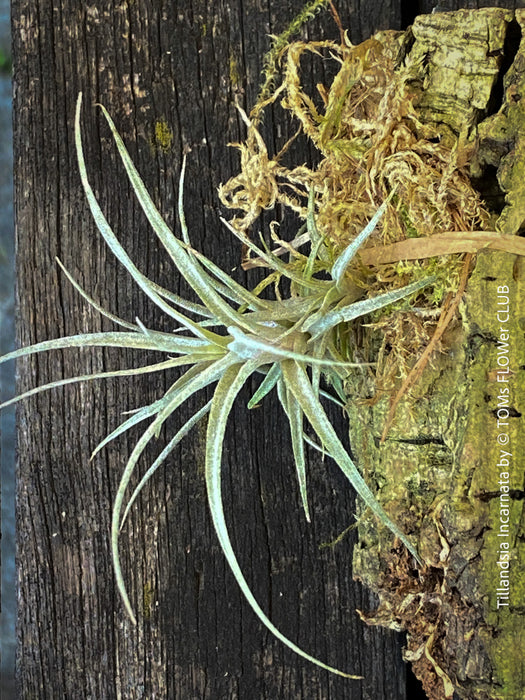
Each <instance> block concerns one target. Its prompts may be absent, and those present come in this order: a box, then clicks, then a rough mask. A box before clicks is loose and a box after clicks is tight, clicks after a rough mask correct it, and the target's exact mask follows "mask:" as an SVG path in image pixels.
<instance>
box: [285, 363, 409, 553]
mask: <svg viewBox="0 0 525 700" xmlns="http://www.w3.org/2000/svg"><path fill="white" fill-rule="evenodd" d="M281 367H282V372H283V377H284V380H285V381H286V384H287V386H288V387H289V388H290V390H291V391H292V393H293V394H294V396H295V398H296V399H297V401H298V403H299V405H300V406H301V408H302V410H303V412H304V414H305V416H306V418H307V420H308V422H309V423H310V425H311V426H312V428H313V429H314V430H315V432H316V433H317V437H318V438H319V439H320V440H321V442H322V443H323V445H324V446H325V447H326V449H327V450H328V452H329V453H330V454H331V455H332V457H333V458H334V460H335V461H336V463H337V464H338V466H339V468H340V469H341V471H342V472H343V474H344V475H345V476H346V478H347V479H348V480H349V481H350V483H351V484H352V486H353V487H354V489H355V490H356V491H357V493H358V494H359V496H361V498H362V499H363V501H364V502H365V504H366V505H367V506H368V507H369V508H370V509H371V510H372V512H373V513H374V514H375V515H376V516H377V517H378V518H379V520H380V521H381V522H382V523H383V524H384V525H385V526H386V527H388V528H389V530H390V531H391V532H392V533H393V534H394V535H395V536H396V537H399V539H400V540H401V541H402V542H403V544H404V545H405V546H406V547H407V549H408V550H409V551H410V553H411V554H412V555H413V556H414V557H415V559H416V560H417V561H418V562H420V563H421V560H420V558H419V555H418V553H417V550H416V548H415V547H414V545H413V544H412V543H411V542H410V540H409V539H408V538H407V537H406V535H405V534H404V533H403V532H402V531H401V530H400V528H399V527H398V526H397V525H396V524H395V523H394V522H393V521H392V520H391V519H390V517H389V516H388V515H387V513H386V512H385V510H384V509H383V507H382V506H381V505H380V504H379V502H378V501H377V499H376V497H375V496H374V494H373V493H372V491H370V488H369V487H368V485H367V483H366V482H365V480H364V479H363V477H362V476H361V474H360V472H359V471H358V469H357V467H356V466H355V464H354V463H353V461H352V460H351V458H350V456H349V454H348V453H347V451H346V450H345V448H344V447H343V444H342V443H341V441H340V440H339V438H338V437H337V434H336V432H335V430H334V427H333V426H332V424H331V423H330V421H329V420H328V417H327V415H326V413H325V411H324V409H323V407H322V405H321V403H320V402H319V400H318V398H317V397H316V396H315V394H314V391H313V389H312V385H311V384H310V381H309V379H308V376H307V374H306V372H305V371H304V369H303V368H302V367H301V366H300V364H299V363H297V362H293V361H290V362H283V363H282V365H281Z"/></svg>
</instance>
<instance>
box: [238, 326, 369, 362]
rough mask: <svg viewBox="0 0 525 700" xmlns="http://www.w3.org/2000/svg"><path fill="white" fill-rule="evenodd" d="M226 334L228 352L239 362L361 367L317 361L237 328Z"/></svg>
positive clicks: (330, 360) (310, 356)
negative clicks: (296, 361) (227, 336)
mask: <svg viewBox="0 0 525 700" xmlns="http://www.w3.org/2000/svg"><path fill="white" fill-rule="evenodd" d="M228 333H229V334H230V335H231V337H232V338H233V340H232V341H231V342H230V343H228V350H229V351H230V352H231V353H233V354H235V355H237V357H238V358H239V359H241V360H252V359H256V358H258V359H259V362H260V363H261V364H263V363H264V364H267V363H269V362H272V361H274V360H275V358H283V359H284V358H286V359H288V360H299V361H300V362H305V363H307V364H309V365H316V364H317V365H327V366H330V367H334V366H336V365H339V366H340V367H361V366H362V365H363V363H356V362H336V361H335V360H332V359H326V360H325V359H317V358H315V357H313V356H312V355H304V354H302V353H300V352H294V351H293V350H288V349H287V348H281V347H279V346H278V345H273V344H272V343H271V342H269V341H264V340H259V338H257V337H256V336H250V335H246V334H245V333H243V332H242V331H241V330H239V329H238V328H235V327H233V326H230V327H229V328H228Z"/></svg>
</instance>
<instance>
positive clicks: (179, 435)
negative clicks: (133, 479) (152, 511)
mask: <svg viewBox="0 0 525 700" xmlns="http://www.w3.org/2000/svg"><path fill="white" fill-rule="evenodd" d="M210 408H211V400H210V401H208V403H207V404H205V405H204V406H203V407H202V408H200V409H199V410H198V411H197V413H194V414H193V416H191V418H189V419H188V420H187V421H186V423H184V425H183V426H182V428H181V429H180V430H178V431H177V432H176V433H175V435H174V436H173V437H172V438H171V440H170V441H169V442H168V444H167V445H166V447H165V448H164V449H163V450H162V452H161V453H160V454H159V456H158V457H157V459H156V460H155V461H154V462H153V464H152V465H151V466H150V467H149V469H148V471H147V472H146V473H145V474H144V476H143V477H142V479H141V480H140V482H139V484H138V485H137V487H136V488H135V490H134V491H133V493H132V495H131V497H130V499H129V501H128V503H127V505H126V509H125V510H124V513H123V515H122V520H121V523H120V529H121V530H122V526H123V525H124V523H125V521H126V518H127V516H128V513H129V511H130V509H131V507H132V505H133V503H134V502H135V500H136V498H137V496H138V495H139V494H140V492H141V491H142V489H143V488H144V486H145V485H146V484H147V482H148V481H149V480H150V479H151V477H152V476H153V474H154V473H155V472H156V471H157V469H158V468H159V467H161V466H162V465H163V464H164V462H165V461H166V458H167V457H168V455H169V454H170V453H171V452H172V451H173V450H174V449H175V447H176V446H177V445H178V444H179V442H180V441H181V440H182V439H183V438H184V437H185V436H186V435H187V434H188V433H189V432H190V430H191V429H192V428H193V427H194V426H195V425H197V423H198V422H199V421H200V420H201V419H202V418H203V417H204V416H205V415H206V414H207V413H208V412H209V410H210Z"/></svg>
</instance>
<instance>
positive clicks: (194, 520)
mask: <svg viewBox="0 0 525 700" xmlns="http://www.w3.org/2000/svg"><path fill="white" fill-rule="evenodd" d="M302 4H303V3H302V2H301V1H300V0H288V1H287V2H279V3H278V2H273V1H272V2H266V1H261V0H245V1H243V2H241V0H233V1H231V2H228V1H227V0H218V1H217V2H214V3H211V4H210V3H206V2H204V0H193V1H192V2H189V1H188V0H179V1H178V2H167V1H166V0H161V1H160V2H158V3H150V2H147V1H146V0H133V1H132V0H130V1H129V2H115V1H114V0H111V1H110V2H104V3H103V2H100V1H99V0H95V1H94V2H91V3H89V4H85V3H78V2H73V0H62V1H61V2H60V3H58V2H56V0H55V1H54V2H53V1H52V0H31V1H29V0H15V1H14V2H13V28H14V60H15V73H14V101H15V102H14V108H15V163H16V180H15V190H16V222H17V236H18V238H17V240H18V258H17V266H18V279H19V282H18V289H19V302H18V303H19V330H18V339H19V342H20V343H22V344H27V343H28V342H35V341H37V340H43V339H46V338H52V337H58V336H61V335H65V334H71V333H77V332H81V331H83V332H87V331H96V330H100V329H106V328H109V325H108V323H107V321H105V320H103V319H101V318H100V317H99V316H98V314H96V313H94V312H93V311H92V310H90V309H88V308H86V304H85V303H84V302H83V301H82V300H81V299H80V298H79V296H78V294H76V292H75V291H74V290H73V289H72V288H71V286H70V285H69V284H68V283H67V281H66V280H64V277H63V275H61V274H60V273H59V270H58V268H57V266H56V264H55V262H54V258H55V256H58V257H59V258H60V259H61V260H62V261H63V262H64V264H65V265H66V267H67V268H68V269H69V270H70V271H71V272H72V273H73V274H74V275H75V277H76V278H77V279H78V281H79V282H80V283H81V284H82V285H83V286H84V287H85V288H86V289H87V290H88V292H89V293H90V294H92V295H93V296H95V297H96V298H97V299H98V300H100V301H101V302H102V303H103V305H104V306H106V307H108V308H110V309H111V311H113V312H114V313H116V314H118V315H120V316H122V317H124V318H127V319H130V320H132V319H133V318H134V317H136V316H137V317H139V318H140V319H141V321H142V322H144V323H145V324H146V325H151V326H153V327H158V328H161V329H164V330H170V329H171V323H170V321H169V320H166V319H165V318H163V317H162V316H161V315H160V314H159V313H158V312H157V310H156V309H155V308H152V305H151V304H150V303H149V302H148V301H147V300H146V299H145V298H144V296H143V295H141V294H140V293H139V292H138V291H137V290H136V288H134V286H133V284H132V283H131V281H130V280H129V278H127V276H126V275H125V274H124V273H123V272H122V270H119V269H117V266H116V264H115V261H114V260H113V259H112V258H111V255H110V254H108V251H107V250H106V249H105V247H104V245H103V244H102V242H101V240H100V238H99V237H98V236H97V234H96V231H95V227H94V225H93V223H92V221H91V218H90V215H89V212H88V208H87V206H86V203H85V200H84V196H83V193H82V190H81V186H80V180H79V177H78V173H77V166H76V162H75V154H74V148H73V113H74V105H75V101H76V98H77V94H78V92H79V90H82V91H83V92H84V95H85V107H84V112H83V135H84V143H85V148H86V159H87V162H88V168H89V173H90V177H91V178H92V181H93V184H94V188H95V191H96V193H97V196H98V197H99V200H100V202H101V204H102V206H103V209H104V211H105V212H106V214H107V216H108V219H109V221H110V222H111V224H112V225H113V226H114V227H115V230H116V231H118V233H119V236H120V238H121V241H122V242H123V244H124V245H125V247H126V249H127V250H128V251H129V253H130V255H131V256H132V258H133V259H134V260H136V261H137V263H138V264H139V266H140V268H141V269H142V270H143V271H144V272H145V273H146V274H147V275H148V276H149V277H151V278H153V279H155V280H157V281H158V282H159V283H161V284H163V285H165V286H168V287H170V288H172V289H173V290H174V291H181V292H182V293H184V294H187V293H189V290H187V289H185V288H184V285H181V283H180V280H179V279H178V278H177V276H176V275H174V273H173V270H172V268H171V267H170V265H169V263H168V261H167V260H166V258H165V256H163V255H162V253H160V252H159V250H158V246H157V243H156V241H155V240H154V238H153V236H152V234H151V232H150V231H149V230H148V227H147V226H146V224H145V221H144V217H143V216H142V214H141V213H140V211H139V207H138V205H137V203H136V201H135V200H134V199H133V197H132V196H131V193H130V188H129V186H128V185H127V183H126V181H125V177H124V176H123V172H122V168H121V166H120V164H119V162H118V158H117V156H116V154H115V149H114V147H113V145H112V143H111V139H110V135H109V133H108V129H107V127H106V126H105V125H104V123H103V121H102V119H101V115H100V112H99V111H98V110H97V109H96V108H95V107H94V106H93V105H94V104H95V103H97V102H102V103H103V104H104V105H105V106H106V107H107V108H108V110H109V111H110V113H111V114H112V115H113V117H114V119H115V121H116V123H117V126H118V128H119V130H120V132H121V134H122V136H123V138H124V139H125V141H126V143H127V145H128V147H129V149H130V152H131V154H132V157H133V158H134V160H135V162H136V164H137V166H138V167H139V170H140V172H141V174H142V176H143V177H144V179H145V181H146V183H147V185H148V187H149V189H150V191H151V192H152V194H153V196H154V198H155V200H156V201H157V202H158V204H159V206H160V207H161V210H162V212H163V214H164V215H165V216H166V218H167V220H168V221H169V222H170V223H171V224H173V225H176V222H175V219H174V210H175V202H176V195H177V186H178V185H177V183H178V173H179V169H180V165H181V158H182V154H183V152H184V151H188V152H189V161H188V167H189V175H188V178H187V179H188V187H187V191H186V213H187V219H188V221H189V222H190V228H191V235H192V239H193V242H194V244H195V245H196V246H197V247H198V248H199V249H201V250H203V251H204V252H205V253H206V254H207V255H209V256H210V257H211V258H213V259H214V260H215V261H217V262H219V263H220V264H221V265H222V266H223V267H224V268H225V269H231V268H233V267H235V266H236V265H237V264H238V262H239V250H238V247H237V245H236V243H235V242H234V241H233V240H232V239H231V238H230V237H229V235H228V233H227V232H226V231H224V229H222V228H221V226H220V223H219V221H218V215H219V214H220V213H221V212H220V210H219V207H218V200H217V196H216V188H217V186H218V185H219V183H220V182H224V181H225V180H226V179H227V178H228V177H229V176H230V175H231V174H233V173H234V172H235V170H236V167H237V154H236V152H235V151H233V150H232V149H230V148H228V146H227V144H228V142H230V141H238V140H240V139H241V138H242V136H243V128H242V125H241V123H240V120H239V117H238V115H237V113H236V111H235V108H234V106H233V102H234V97H235V96H237V97H238V98H239V99H240V101H241V103H243V104H244V105H245V107H247V108H249V106H250V104H251V103H252V102H253V100H254V99H255V96H256V93H257V86H258V85H259V82H260V70H261V67H262V56H263V54H264V52H265V50H266V48H267V46H268V36H267V35H268V34H269V33H278V32H279V31H281V30H282V29H283V28H284V27H285V26H286V24H287V22H289V21H290V20H291V18H292V17H293V16H294V14H295V13H296V12H297V11H298V10H299V9H300V8H301V7H302ZM338 9H339V12H340V14H341V17H342V19H343V22H344V24H345V26H349V27H350V33H351V37H352V39H353V40H354V41H357V40H360V39H363V38H366V36H367V35H369V34H370V33H372V32H373V31H375V30H377V29H380V28H386V27H389V26H391V27H396V23H398V22H399V21H400V16H401V15H400V11H399V6H398V3H396V2H393V1H392V2H389V3H384V2H366V3H365V2H355V3H354V2H351V1H344V2H343V1H341V2H339V3H338ZM306 34H308V35H310V36H316V37H319V38H321V37H323V36H332V37H336V36H337V29H336V27H335V25H334V24H333V22H332V21H331V19H330V17H329V15H328V14H324V15H323V16H321V17H319V18H318V19H317V20H316V21H314V22H312V23H311V24H310V25H309V26H308V27H307V28H306V29H305V35H306ZM317 70H319V71H322V70H323V66H322V64H321V65H318V66H317ZM322 79H323V76H322V73H320V74H319V75H316V76H315V80H322ZM294 128H295V127H294V125H286V124H285V125H282V126H281V129H280V131H279V132H278V131H277V129H276V125H275V121H274V120H272V119H269V120H268V123H267V124H266V129H267V132H266V136H267V137H268V138H269V139H270V137H271V138H272V139H273V141H274V143H275V146H276V147H277V146H278V145H279V143H283V142H284V141H286V139H287V138H288V136H289V135H290V134H291V133H292V131H293V130H294ZM310 155H311V154H309V153H308V152H305V158H308V157H309V156H310ZM239 278H240V279H242V275H240V273H239ZM253 279H254V278H253V277H252V278H250V280H253ZM249 283H253V282H252V281H250V282H249ZM144 360H145V358H144V357H141V356H139V357H137V355H133V356H131V354H130V353H120V352H110V351H86V352H76V351H69V352H64V353H59V352H55V353H53V354H50V355H48V356H41V357H40V356H39V357H37V358H35V359H34V360H31V361H23V362H20V363H19V370H18V371H19V388H20V389H25V388H27V387H29V386H35V385H37V384H38V383H43V382H45V381H50V380H51V379H53V378H58V377H61V376H70V375H73V374H83V373H86V372H89V371H96V370H102V369H109V368H116V367H125V366H131V365H132V364H135V365H138V364H140V362H141V361H144ZM172 380H173V377H171V376H170V377H163V376H158V377H153V378H142V379H141V378H137V379H134V380H133V381H129V382H127V381H122V382H117V381H113V380H112V381H110V382H108V383H107V384H105V385H100V384H98V383H97V384H96V385H91V384H82V385H76V386H72V387H69V388H68V389H67V390H63V391H62V390H60V391H53V392H50V393H46V394H43V395H41V396H39V397H38V398H37V399H34V400H29V401H27V402H25V403H24V404H23V405H22V406H21V407H20V409H19V435H20V437H19V482H18V483H19V486H18V552H19V555H18V556H19V568H18V585H19V600H20V608H19V650H18V677H19V690H20V694H21V697H23V698H25V699H28V700H29V699H31V698H38V699H39V700H42V699H46V698H53V699H55V698H62V697H64V698H76V697H79V698H80V697H82V698H97V699H98V698H126V699H127V698H163V697H166V698H249V697H253V698H268V699H270V698H272V699H274V698H276V697H277V698H288V697H290V698H291V697H293V698H296V697H304V698H308V700H311V699H315V698H318V699H319V700H321V699H323V700H324V699H325V698H331V699H332V698H345V700H357V699H364V698H388V700H396V699H399V700H400V699H401V698H404V697H405V669H404V665H403V664H402V662H401V651H400V647H401V641H400V638H399V637H398V636H396V635H394V634H393V633H391V632H388V631H384V630H381V629H379V628H367V627H364V626H363V625H362V623H361V622H360V621H359V619H358V616H357V614H356V612H355V611H356V608H365V609H366V608H369V607H370V606H371V605H372V601H371V599H370V597H369V595H368V594H367V592H366V591H364V590H362V589H361V588H359V586H358V585H356V584H355V583H353V582H352V576H351V550H352V541H351V538H347V539H346V540H345V541H344V542H343V543H342V544H341V545H340V546H338V547H335V548H330V547H327V548H323V549H321V550H320V549H319V545H320V544H321V543H323V542H326V541H330V540H333V539H334V538H335V537H336V536H337V535H338V534H339V533H340V532H341V531H342V530H344V529H345V528H346V527H347V526H348V525H349V524H350V523H351V522H352V513H353V511H354V504H353V497H352V495H351V493H350V492H349V490H348V487H347V485H346V482H345V481H344V479H342V478H341V477H340V476H338V475H337V473H336V471H335V470H334V469H332V466H331V465H330V464H329V463H323V462H321V461H320V460H319V459H318V458H317V457H316V456H315V455H312V456H311V458H310V464H309V469H310V481H311V492H312V494H313V498H312V500H313V512H314V517H313V523H312V526H311V527H307V526H306V524H305V523H304V519H302V517H301V506H300V501H299V498H298V493H297V488H296V484H295V475H294V468H293V464H292V460H291V455H290V445H289V441H288V435H287V434H286V433H285V432H283V430H282V427H283V421H282V416H281V415H280V413H279V411H278V407H277V405H276V403H275V402H273V403H272V401H266V402H265V405H264V409H259V411H258V412H257V413H255V415H254V416H248V415H247V411H246V410H244V409H242V408H241V409H239V410H236V411H235V413H234V414H233V416H232V420H231V422H230V428H229V433H228V439H227V443H226V445H225V450H224V492H225V494H226V499H225V500H226V508H227V512H228V513H229V514H230V515H229V516H228V519H229V523H230V525H231V529H232V538H233V541H234V545H235V547H236V550H237V551H238V552H239V559H240V562H241V565H242V567H243V569H244V571H245V572H246V576H247V578H248V580H249V582H250V584H251V585H252V586H253V590H254V592H255V595H256V597H257V599H258V600H259V601H260V602H261V604H262V606H263V607H264V608H265V609H266V610H268V612H269V614H270V615H271V617H272V619H273V620H274V621H275V623H276V624H277V625H278V626H279V627H280V629H281V630H282V631H283V632H284V633H285V634H287V635H288V636H289V637H291V638H292V639H294V640H296V641H297V642H298V643H299V644H300V645H302V646H304V647H305V648H307V649H308V651H310V652H311V653H313V654H315V655H317V656H320V657H322V658H323V659H325V660H326V661H327V662H329V663H331V664H334V665H336V666H338V667H341V668H343V669H345V670H348V671H350V672H354V673H361V674H362V675H363V676H364V680H363V681H358V682H356V681H348V680H344V679H342V678H339V677H335V676H331V675H328V674H327V673H325V672H322V671H319V670H318V669H317V668H315V667H314V666H312V665H309V664H307V663H305V662H302V660H300V659H298V658H297V657H295V656H294V655H293V654H292V653H291V652H290V651H289V650H287V649H285V648H283V646H282V645H281V644H280V643H279V642H277V641H276V640H274V639H273V638H271V637H270V636H269V635H268V633H267V632H266V631H265V630H264V629H263V628H262V627H261V625H260V624H259V623H258V622H257V620H256V618H255V616H254V615H253V614H252V612H251V610H250V609H249V607H248V606H247V604H246V603H245V601H244V600H243V599H242V596H241V595H240V593H239V591H238V590H237V588H236V584H235V582H234V580H233V577H232V576H231V574H230V572H229V569H228V567H227V565H226V563H225V561H224V558H223V556H222V553H221V551H220V549H219V547H218V545H217V542H216V540H215V537H214V533H213V531H212V527H211V523H210V518H209V515H208V511H207V503H206V497H205V490H204V483H203V433H202V431H201V430H200V431H199V430H197V431H196V432H195V433H194V435H193V436H192V439H191V440H189V441H188V442H186V443H185V444H183V445H182V446H181V448H180V450H179V451H177V452H176V453H174V454H173V456H172V458H171V459H170V461H169V463H168V465H167V466H166V469H165V470H163V471H162V472H161V473H159V474H158V475H157V476H156V478H155V479H154V480H153V482H152V483H151V484H150V486H149V487H148V488H147V489H146V491H145V493H144V495H143V497H142V498H141V500H140V502H139V504H138V505H137V507H136V508H134V510H133V512H132V514H131V517H130V520H129V523H128V525H127V527H126V528H125V530H124V532H123V535H122V547H121V549H122V555H123V565H124V571H125V575H126V578H127V581H128V582H129V590H130V596H131V600H132V602H133V605H134V607H135V610H136V611H137V614H138V618H139V623H138V625H137V627H133V625H132V624H131V622H130V621H129V620H128V619H127V617H126V616H125V615H124V612H123V609H122V606H121V602H120V600H119V598H118V595H117V593H116V590H115V585H114V580H113V572H112V567H111V561H110V556H109V518H110V511H111V503H112V500H113V498H114V495H115V490H116V485H117V483H118V480H119V476H120V474H121V473H122V470H123V468H124V465H125V462H126V458H127V456H128V455H129V453H130V449H131V446H132V445H133V443H134V440H135V439H136V438H137V437H138V433H130V434H129V435H128V436H126V437H125V438H123V439H120V440H118V441H116V442H115V443H112V444H111V445H110V446H109V447H108V448H107V449H105V450H104V451H103V452H102V453H100V454H99V455H97V457H96V458H95V459H93V460H92V461H89V455H90V454H91V452H92V450H93V449H94V447H95V446H96V445H97V443H98V442H99V441H100V440H101V438H103V437H104V436H105V435H106V434H107V433H108V432H110V430H112V429H113V428H114V427H115V426H116V425H117V424H118V423H119V422H120V420H121V417H122V413H123V412H124V411H127V410H132V409H134V408H136V407H138V406H141V405H144V404H146V403H149V402H151V401H152V400H154V398H155V397H157V396H159V395H160V394H161V393H162V392H163V391H164V390H165V389H166V388H167V387H168V386H169V383H170V381H172ZM243 398H244V399H246V394H245V395H244V396H243ZM192 408H193V409H194V408H195V406H192V407H188V408H187V409H185V410H186V411H191V409H192ZM186 415H188V413H186ZM182 419H183V418H182V413H181V416H180V418H179V417H177V419H176V420H174V421H173V422H172V423H169V425H168V428H167V432H168V433H171V431H173V430H175V429H176V425H177V424H178V421H179V420H180V421H182ZM341 428H342V430H343V431H344V426H343V425H342V426H341ZM165 437H166V435H165V434H163V435H162V436H161V439H160V440H159V442H158V444H157V445H155V446H154V448H153V450H152V451H149V452H147V459H149V460H150V461H151V459H152V457H153V455H154V454H155V452H156V451H158V449H159V447H160V445H161V444H162V441H163V439H165ZM146 461H147V460H146Z"/></svg>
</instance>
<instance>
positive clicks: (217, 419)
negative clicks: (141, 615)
mask: <svg viewBox="0 0 525 700" xmlns="http://www.w3.org/2000/svg"><path fill="white" fill-rule="evenodd" d="M256 368H257V363H256V362H248V363H247V364H245V365H234V366H233V367H231V368H230V369H229V370H227V371H226V372H225V374H224V376H223V377H222V378H221V379H220V381H219V383H218V384H217V389H216V390H215V394H214V396H213V400H212V406H211V410H210V417H209V420H208V433H207V439H206V489H207V493H208V501H209V504H210V511H211V514H212V519H213V524H214V526H215V531H216V533H217V537H218V539H219V542H220V545H221V548H222V551H223V552H224V555H225V557H226V560H227V561H228V564H229V565H230V568H231V570H232V572H233V575H234V576H235V579H236V581H237V583H238V584H239V587H240V589H241V591H242V592H243V594H244V596H245V597H246V600H247V601H248V603H249V604H250V607H251V608H252V610H253V611H254V612H255V614H256V615H257V617H258V618H259V620H261V622H262V623H263V624H264V625H265V626H266V627H267V628H268V629H269V630H270V632H271V633H272V634H273V635H274V636H275V637H277V639H279V640H280V641H281V642H283V644H285V645H286V646H287V647H289V648H290V649H292V650H293V651H295V652H296V653H297V654H299V656H302V657H303V658H305V659H307V660H308V661H311V662H312V663H314V664H316V665H317V666H320V667H321V668H323V669H325V670H327V671H331V672H332V673H337V674H338V675H341V676H345V677H347V678H359V676H350V675H349V674H346V673H343V672H342V671H339V670H338V669H335V668H332V667H330V666H328V665H326V664H324V663H323V662H322V661H319V660H318V659H315V658H314V657H312V656H310V654H307V653H306V652H305V651H303V650H302V649H301V648H300V647H298V646H297V645H296V644H294V643H293V642H292V641H290V640H289V639H288V638H287V637H285V636H284V635H283V634H282V633H281V632H280V631H279V630H278V629H277V627H276V626H275V625H274V624H273V623H272V622H271V621H270V620H269V618H268V616H267V615H266V613H265V612H264V611H263V610H262V608H261V606H260V605H259V603H258V602H257V600H256V599H255V597H254V595H253V593H252V592H251V590H250V587H249V585H248V583H247V581H246V579H245V578H244V575H243V573H242V571H241V568H240V566H239V562H238V561H237V557H236V556H235V552H234V551H233V547H232V544H231V540H230V535H229V533H228V528H227V526H226V520H225V518H224V509H223V504H222V489H221V461H222V444H223V440H224V433H225V430H226V422H227V420H228V416H229V414H230V411H231V408H232V405H233V402H234V401H235V398H236V396H237V394H238V393H239V391H240V390H241V388H242V386H243V384H244V383H245V381H246V380H247V379H248V377H249V376H250V374H251V373H252V372H254V371H255V369H256Z"/></svg>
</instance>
